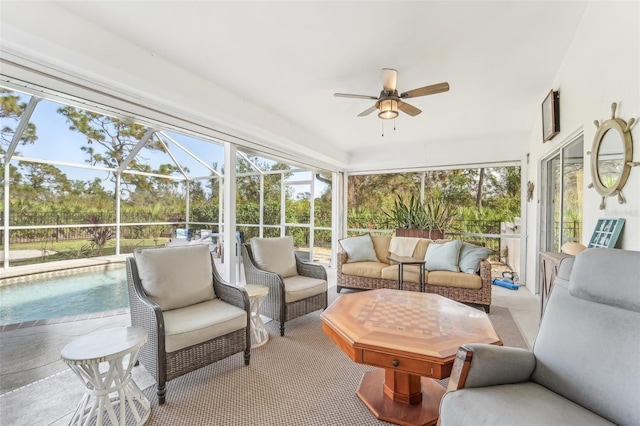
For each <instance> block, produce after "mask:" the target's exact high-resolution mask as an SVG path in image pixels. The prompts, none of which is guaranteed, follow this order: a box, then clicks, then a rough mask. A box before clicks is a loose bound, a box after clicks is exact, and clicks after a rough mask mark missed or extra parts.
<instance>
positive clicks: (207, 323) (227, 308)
mask: <svg viewBox="0 0 640 426" xmlns="http://www.w3.org/2000/svg"><path fill="white" fill-rule="evenodd" d="M163 315H164V326H165V351H166V352H175V351H177V350H179V349H183V348H186V347H189V346H193V345H196V344H198V343H202V342H206V341H207V340H211V339H215V338H216V337H219V336H223V335H225V334H227V333H231V332H232V331H236V330H239V329H241V328H243V327H246V326H247V312H246V311H245V310H243V309H240V308H238V307H237V306H233V305H230V304H228V303H226V302H223V301H222V300H220V299H214V300H209V301H207V302H202V303H198V304H196V305H191V306H187V307H186V308H180V309H173V310H171V311H166V312H164V313H163Z"/></svg>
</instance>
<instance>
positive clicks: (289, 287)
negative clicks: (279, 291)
mask: <svg viewBox="0 0 640 426" xmlns="http://www.w3.org/2000/svg"><path fill="white" fill-rule="evenodd" d="M283 281H284V301H285V303H291V302H295V301H297V300H302V299H306V298H307V297H311V296H315V295H316V294H321V293H324V292H325V291H327V282H326V281H325V280H321V279H319V278H310V277H303V276H302V275H295V276H293V277H289V278H285V279H284V280H283Z"/></svg>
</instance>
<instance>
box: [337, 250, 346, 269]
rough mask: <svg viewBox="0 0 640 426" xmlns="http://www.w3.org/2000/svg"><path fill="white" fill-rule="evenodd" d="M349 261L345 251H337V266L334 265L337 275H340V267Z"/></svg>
mask: <svg viewBox="0 0 640 426" xmlns="http://www.w3.org/2000/svg"><path fill="white" fill-rule="evenodd" d="M348 259H349V257H348V255H347V252H346V251H339V252H338V259H337V260H338V264H337V265H336V269H337V270H338V273H340V272H341V271H342V265H344V264H345V263H347V260H348Z"/></svg>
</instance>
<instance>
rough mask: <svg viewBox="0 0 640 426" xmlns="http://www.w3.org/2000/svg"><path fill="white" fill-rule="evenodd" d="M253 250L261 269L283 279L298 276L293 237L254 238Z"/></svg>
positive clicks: (252, 240)
mask: <svg viewBox="0 0 640 426" xmlns="http://www.w3.org/2000/svg"><path fill="white" fill-rule="evenodd" d="M251 249H252V251H253V258H254V260H255V262H256V264H257V265H258V267H259V268H260V269H263V270H265V271H269V272H275V273H276V274H278V275H280V276H281V277H282V278H287V277H291V276H294V275H298V269H297V267H296V256H295V254H294V248H293V238H292V237H279V238H252V239H251Z"/></svg>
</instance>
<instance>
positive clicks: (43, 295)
mask: <svg viewBox="0 0 640 426" xmlns="http://www.w3.org/2000/svg"><path fill="white" fill-rule="evenodd" d="M128 307H129V299H128V295H127V276H126V270H125V268H124V266H122V267H118V268H116V269H108V270H105V271H98V272H83V273H79V274H76V275H67V276H62V277H53V278H40V279H37V280H33V281H27V282H22V283H17V284H10V285H5V286H1V287H0V326H2V325H7V324H16V323H20V322H25V321H34V320H40V319H49V318H58V317H65V316H70V315H80V314H87V313H93V312H103V311H110V310H116V309H122V308H128Z"/></svg>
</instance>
